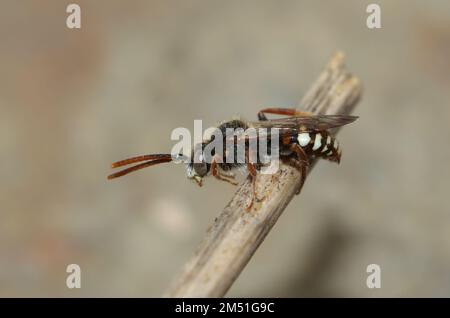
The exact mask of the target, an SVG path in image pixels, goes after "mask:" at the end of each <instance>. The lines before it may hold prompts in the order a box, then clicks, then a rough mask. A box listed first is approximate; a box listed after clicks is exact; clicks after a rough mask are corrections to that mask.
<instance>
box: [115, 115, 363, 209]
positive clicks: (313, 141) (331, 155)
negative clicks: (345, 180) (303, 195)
mask: <svg viewBox="0 0 450 318" xmlns="http://www.w3.org/2000/svg"><path fill="white" fill-rule="evenodd" d="M267 114H272V115H281V116H286V117H283V118H278V119H268V118H267V116H266V115H267ZM357 118H358V117H357V116H349V115H313V114H311V113H308V112H303V111H297V110H296V109H295V108H265V109H263V110H261V111H260V112H258V121H246V120H243V119H233V120H230V121H226V122H223V123H221V124H220V125H219V126H218V127H216V130H217V131H218V132H220V136H223V139H224V140H223V141H224V144H227V145H229V144H230V141H231V145H232V147H233V149H232V150H233V151H232V153H233V156H234V158H232V159H235V160H229V158H227V156H228V155H229V150H230V149H227V148H226V147H224V148H223V149H221V150H223V151H220V149H219V150H217V149H216V150H214V149H213V151H211V156H212V157H210V160H206V156H205V149H206V148H207V147H208V146H209V145H211V143H212V142H213V141H214V140H215V137H214V136H216V135H213V136H212V137H210V138H207V139H205V140H203V141H202V142H201V143H199V144H197V145H195V146H194V148H193V149H192V151H191V156H190V157H189V158H186V157H185V156H183V155H181V154H180V155H175V156H173V155H171V154H150V155H143V156H138V157H132V158H129V159H125V160H121V161H117V162H114V163H113V164H112V168H118V167H123V166H126V165H130V164H133V163H139V164H137V165H135V166H132V167H129V168H126V169H124V170H121V171H119V172H116V173H113V174H111V175H109V176H108V179H115V178H118V177H121V176H123V175H126V174H128V173H130V172H133V171H136V170H140V169H142V168H146V167H150V166H154V165H157V164H160V163H166V162H171V161H177V160H181V159H182V160H185V162H186V175H187V177H188V178H189V179H192V180H194V181H195V182H196V183H197V184H198V185H199V186H202V184H203V178H204V177H206V176H208V175H213V176H214V177H215V178H217V179H219V180H222V181H226V182H229V183H231V184H234V185H237V182H236V179H235V174H234V172H233V171H234V170H235V169H236V168H241V167H244V168H245V169H246V170H247V171H248V175H249V177H250V178H251V180H252V184H253V197H252V199H251V201H250V205H249V206H248V207H247V208H248V209H249V208H250V207H251V206H252V204H253V201H254V200H255V198H256V184H255V182H256V177H257V174H258V172H259V171H261V168H262V167H263V166H264V165H265V163H264V162H263V158H262V157H261V155H260V153H259V152H258V149H257V148H258V147H259V145H260V142H261V140H262V138H263V137H264V138H265V139H264V140H265V141H266V142H268V141H267V140H268V137H271V133H265V134H262V133H257V134H255V135H248V134H245V133H242V132H245V131H246V130H247V129H249V128H253V129H255V130H257V131H258V132H259V131H261V129H262V130H263V131H267V130H270V131H273V130H274V129H275V131H276V136H275V138H277V140H276V141H277V144H278V147H277V148H276V150H275V151H277V152H278V153H276V155H277V157H278V158H280V159H281V161H282V162H284V163H287V164H289V165H291V166H294V167H295V168H297V169H298V170H300V172H301V180H300V183H299V187H298V188H297V190H296V192H297V193H299V192H300V190H301V188H302V186H303V183H304V181H305V178H306V174H307V170H308V168H309V166H310V164H311V161H312V160H313V159H315V158H322V159H326V160H329V161H332V162H336V163H339V162H340V160H341V155H342V152H341V149H340V147H339V142H338V141H337V139H336V138H335V137H334V136H333V135H332V133H331V132H330V130H331V129H333V128H337V127H340V126H343V125H346V124H349V123H351V122H353V121H355V120H356V119H357ZM230 129H231V130H232V131H237V130H238V131H240V132H241V133H234V134H231V135H230V134H229V131H230ZM252 141H253V142H256V145H257V146H256V149H251V147H250V145H251V143H252ZM238 145H244V148H245V159H244V160H243V161H237V160H236V154H237V153H238V151H237V150H238V149H237V148H238ZM269 146H270V142H269ZM268 148H270V147H268ZM252 151H253V152H255V151H256V154H255V155H254V156H253V158H256V160H250V156H249V154H252ZM271 151H273V150H271ZM268 155H269V156H273V155H274V153H271V152H269V153H268Z"/></svg>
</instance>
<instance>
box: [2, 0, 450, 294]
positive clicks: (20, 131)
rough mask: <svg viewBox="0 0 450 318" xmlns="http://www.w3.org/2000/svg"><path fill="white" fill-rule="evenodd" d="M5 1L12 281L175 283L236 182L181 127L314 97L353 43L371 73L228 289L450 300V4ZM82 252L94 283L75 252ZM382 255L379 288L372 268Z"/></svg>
mask: <svg viewBox="0 0 450 318" xmlns="http://www.w3.org/2000/svg"><path fill="white" fill-rule="evenodd" d="M71 2H76V3H78V4H79V5H80V7H81V21H82V22H81V23H82V24H81V30H70V29H68V28H67V27H66V17H67V16H68V13H66V7H67V5H68V4H69V3H70V2H69V1H59V0H58V1H56V0H54V1H31V0H27V1H2V5H1V10H0V11H1V13H0V40H1V49H0V152H1V165H0V296H74V297H78V296H160V295H161V294H162V293H163V291H164V290H165V289H166V287H167V286H168V285H169V284H170V282H171V280H172V279H173V277H174V276H175V275H176V274H177V273H178V272H179V270H180V268H181V266H182V265H183V264H184V262H185V261H186V260H187V259H188V258H189V256H190V255H191V254H192V252H193V251H194V249H195V247H196V245H197V244H198V242H199V241H200V240H201V238H202V237H203V235H204V233H205V231H206V229H207V227H208V225H209V223H210V222H211V221H212V220H213V219H214V217H215V215H216V214H217V213H219V211H220V210H221V208H222V207H223V206H224V205H225V204H226V203H227V202H228V200H229V199H230V197H231V196H232V194H233V191H234V188H233V187H232V186H231V185H229V184H227V183H223V182H219V181H216V180H214V179H207V180H205V181H206V182H205V183H206V184H205V186H204V187H203V188H198V187H197V186H196V185H195V184H193V183H191V182H190V181H188V180H187V179H186V178H185V175H184V174H185V171H184V168H183V166H181V165H170V164H167V165H162V166H160V167H157V168H156V167H155V168H152V169H147V170H143V171H141V172H140V173H136V174H133V175H130V176H127V177H125V178H123V179H118V180H116V181H114V182H113V181H111V182H109V181H107V180H106V175H107V174H109V173H111V171H110V169H109V165H110V163H111V162H112V161H115V160H118V159H122V158H124V157H128V156H132V155H138V154H142V153H153V152H167V151H170V149H171V147H172V146H173V144H174V142H173V141H171V140H170V133H171V131H172V129H173V128H175V127H187V128H190V129H191V128H192V127H193V120H194V119H203V120H204V124H205V125H207V126H210V125H214V124H215V123H216V122H217V121H220V120H223V119H228V118H230V117H232V116H233V115H236V114H240V115H242V116H244V117H246V118H249V119H254V118H256V113H257V111H258V110H259V109H260V108H262V107H264V106H273V105H279V106H290V105H296V104H297V102H298V101H299V99H300V98H301V96H302V94H303V93H304V92H305V91H306V90H307V89H308V87H309V85H310V84H311V83H312V82H313V81H314V80H315V79H316V77H317V75H318V74H319V72H320V71H321V69H322V67H323V66H324V65H325V63H326V62H327V60H328V59H329V57H330V56H331V55H332V54H333V53H334V52H335V51H336V50H338V49H340V50H343V51H344V52H345V53H346V55H347V64H348V66H349V69H350V70H351V71H352V72H353V73H355V74H356V75H357V76H359V77H360V78H361V79H362V81H363V84H364V87H365V90H364V95H363V99H362V100H361V102H360V104H359V105H358V107H357V109H356V114H357V115H359V116H360V119H359V120H358V121H357V122H356V123H355V124H352V125H351V126H348V127H346V128H345V129H343V130H342V132H341V134H340V136H339V138H340V141H341V144H342V147H343V158H342V163H341V165H340V166H337V165H334V164H331V163H328V162H321V163H320V164H319V165H318V166H317V167H316V168H315V169H314V171H313V173H312V174H311V175H310V178H309V179H308V180H307V182H306V185H305V188H304V191H303V192H302V195H301V196H299V197H296V198H295V199H294V200H293V201H292V203H291V204H290V205H289V206H288V208H287V210H286V211H285V213H284V214H283V215H282V217H281V218H280V220H279V222H278V223H277V224H276V226H275V227H274V228H273V230H272V231H271V233H270V234H269V235H268V237H267V239H266V240H265V242H264V243H263V244H262V246H261V247H260V248H259V250H258V251H257V252H256V254H255V255H254V257H253V259H252V260H251V261H250V263H249V264H248V266H247V267H246V269H245V270H244V271H243V273H242V274H241V275H240V277H239V278H238V280H237V281H236V283H235V285H234V286H233V287H232V289H231V290H230V292H229V293H228V295H229V296H255V297H259V296H263V297H265V296H292V297H296V296H363V297H365V296H367V297H379V296H450V231H449V229H450V209H449V206H450V204H449V200H450V198H449V186H448V182H449V179H450V169H449V168H448V164H449V160H450V147H449V146H448V142H449V137H450V124H449V120H450V105H449V99H450V90H449V87H450V77H449V74H450V62H449V61H450V60H449V56H450V2H448V1H438V0H434V1H427V2H425V1H409V0H397V1H376V3H378V4H379V5H380V6H381V18H382V28H381V29H375V30H370V29H368V28H367V27H366V18H367V16H368V13H366V7H367V5H368V4H369V3H371V2H372V1H359V0H354V1H353V0H349V1H312V0H311V1H288V0H284V1H275V0H273V1H250V0H245V1H237V0H236V1H215V0H213V1H197V0H195V1H181V0H179V1H172V0H170V1H138V0H132V1H110V0H108V1H106V0H103V1H99V0H97V1H81V0H78V1H71ZM71 263H76V264H78V265H80V266H81V270H82V280H81V282H82V286H81V289H72V290H69V289H68V288H67V287H66V277H67V275H68V274H67V273H66V266H67V265H68V264H71ZM372 263H374V264H378V265H380V266H381V271H382V272H381V274H382V275H381V288H380V289H368V288H367V286H366V278H367V276H368V274H367V273H366V267H367V265H369V264H372Z"/></svg>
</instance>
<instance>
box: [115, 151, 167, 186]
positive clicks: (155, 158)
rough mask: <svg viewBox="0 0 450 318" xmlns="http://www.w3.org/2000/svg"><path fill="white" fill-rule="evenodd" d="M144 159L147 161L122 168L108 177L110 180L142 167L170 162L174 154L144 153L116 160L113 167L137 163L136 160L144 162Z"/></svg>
mask: <svg viewBox="0 0 450 318" xmlns="http://www.w3.org/2000/svg"><path fill="white" fill-rule="evenodd" d="M142 161H145V162H143V163H140V164H138V165H136V166H133V167H130V168H127V169H124V170H121V171H119V172H116V173H113V174H111V175H109V176H108V179H109V180H111V179H115V178H118V177H121V176H124V175H126V174H129V173H130V172H133V171H136V170H140V169H143V168H146V167H150V166H153V165H157V164H160V163H165V162H170V161H172V155H170V154H155V155H143V156H138V157H133V158H128V159H125V160H120V161H117V162H114V163H113V164H111V167H112V168H118V167H122V166H126V165H129V164H132V163H136V162H142Z"/></svg>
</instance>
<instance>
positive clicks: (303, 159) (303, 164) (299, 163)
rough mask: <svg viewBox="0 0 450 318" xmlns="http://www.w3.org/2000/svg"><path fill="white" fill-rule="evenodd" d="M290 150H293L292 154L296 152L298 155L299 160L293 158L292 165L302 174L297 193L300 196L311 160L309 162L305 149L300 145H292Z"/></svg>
mask: <svg viewBox="0 0 450 318" xmlns="http://www.w3.org/2000/svg"><path fill="white" fill-rule="evenodd" d="M290 148H291V150H292V152H294V153H295V154H296V155H297V159H293V158H291V159H293V160H291V161H290V163H291V164H292V165H293V166H294V167H295V168H297V169H298V170H299V171H300V173H301V177H300V178H301V181H300V185H299V187H298V188H297V191H296V194H299V193H300V191H301V190H302V187H303V184H304V183H305V179H306V173H307V170H308V168H309V160H308V156H307V155H306V153H305V151H304V150H303V148H302V147H300V146H299V145H298V144H292V145H291V147H290Z"/></svg>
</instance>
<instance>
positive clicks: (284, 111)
mask: <svg viewBox="0 0 450 318" xmlns="http://www.w3.org/2000/svg"><path fill="white" fill-rule="evenodd" d="M266 114H274V115H285V116H294V117H306V116H311V115H312V113H310V112H303V111H299V110H296V109H295V108H264V109H263V110H260V111H259V113H258V120H260V121H266V120H267V117H266Z"/></svg>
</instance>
